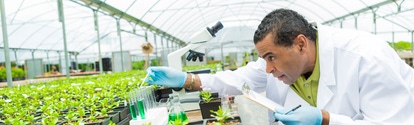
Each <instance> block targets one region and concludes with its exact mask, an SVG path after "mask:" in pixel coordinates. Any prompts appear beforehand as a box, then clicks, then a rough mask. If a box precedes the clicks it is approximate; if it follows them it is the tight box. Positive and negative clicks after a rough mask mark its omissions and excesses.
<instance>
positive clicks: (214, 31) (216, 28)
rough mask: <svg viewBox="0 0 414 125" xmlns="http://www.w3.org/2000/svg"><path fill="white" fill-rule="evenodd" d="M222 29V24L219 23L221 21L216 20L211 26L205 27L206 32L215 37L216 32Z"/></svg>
mask: <svg viewBox="0 0 414 125" xmlns="http://www.w3.org/2000/svg"><path fill="white" fill-rule="evenodd" d="M221 29H223V24H221V22H220V21H219V22H217V23H216V24H215V25H214V26H212V27H211V28H209V27H207V30H208V32H210V34H211V36H213V37H216V33H217V32H218V31H219V30H221Z"/></svg>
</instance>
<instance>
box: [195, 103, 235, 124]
mask: <svg viewBox="0 0 414 125" xmlns="http://www.w3.org/2000/svg"><path fill="white" fill-rule="evenodd" d="M210 112H211V113H213V114H212V115H211V116H212V117H214V118H211V119H205V120H204V122H203V125H240V124H241V123H242V122H241V119H240V117H238V116H236V117H234V116H232V115H231V113H230V110H229V109H226V110H223V109H222V108H221V106H220V107H219V109H218V110H216V111H214V110H211V111H210Z"/></svg>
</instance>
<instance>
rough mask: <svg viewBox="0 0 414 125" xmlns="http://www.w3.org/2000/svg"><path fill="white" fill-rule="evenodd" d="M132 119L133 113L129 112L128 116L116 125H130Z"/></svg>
mask: <svg viewBox="0 0 414 125" xmlns="http://www.w3.org/2000/svg"><path fill="white" fill-rule="evenodd" d="M131 120H132V116H131V114H128V117H126V118H125V119H123V120H121V121H120V122H119V123H118V124H116V125H129V121H131Z"/></svg>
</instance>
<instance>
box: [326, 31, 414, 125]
mask: <svg viewBox="0 0 414 125" xmlns="http://www.w3.org/2000/svg"><path fill="white" fill-rule="evenodd" d="M360 39H361V41H363V40H370V39H372V37H371V38H370V37H363V38H360ZM374 41H375V40H374ZM378 41H379V40H378ZM370 45H371V46H373V47H371V48H369V50H368V49H367V50H361V51H360V52H361V56H362V59H361V61H360V65H359V74H358V77H359V78H358V84H357V85H358V88H359V93H358V94H359V96H358V97H354V98H358V99H356V100H355V101H359V111H358V112H359V113H358V114H356V115H355V116H344V115H339V114H334V113H331V114H330V124H363V125H367V124H413V123H414V97H413V94H412V92H411V90H410V89H411V88H410V84H411V83H412V82H413V81H411V79H412V75H413V71H412V69H411V68H410V67H408V65H406V64H405V63H404V62H403V61H401V59H400V57H399V56H398V55H397V54H396V53H395V52H394V50H392V49H391V48H390V47H389V46H388V45H387V44H385V42H384V43H375V45H373V44H370ZM350 84H355V83H350Z"/></svg>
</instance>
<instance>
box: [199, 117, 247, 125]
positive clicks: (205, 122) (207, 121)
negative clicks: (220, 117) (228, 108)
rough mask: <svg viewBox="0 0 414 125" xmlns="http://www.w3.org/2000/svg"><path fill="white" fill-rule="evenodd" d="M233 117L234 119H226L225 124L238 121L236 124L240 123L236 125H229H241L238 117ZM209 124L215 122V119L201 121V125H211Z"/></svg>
mask: <svg viewBox="0 0 414 125" xmlns="http://www.w3.org/2000/svg"><path fill="white" fill-rule="evenodd" d="M233 117H234V118H229V119H227V120H226V123H228V122H236V121H238V122H240V123H238V124H230V125H242V121H241V118H240V116H233ZM211 122H217V119H215V118H210V119H204V120H203V125H207V123H211Z"/></svg>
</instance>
